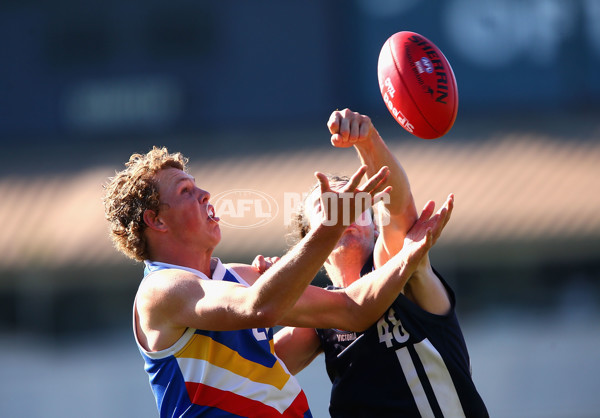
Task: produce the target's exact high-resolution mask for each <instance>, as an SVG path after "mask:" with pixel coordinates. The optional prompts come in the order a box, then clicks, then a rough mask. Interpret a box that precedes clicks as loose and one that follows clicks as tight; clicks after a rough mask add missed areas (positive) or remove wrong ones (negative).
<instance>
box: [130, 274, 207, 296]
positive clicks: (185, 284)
mask: <svg viewBox="0 0 600 418" xmlns="http://www.w3.org/2000/svg"><path fill="white" fill-rule="evenodd" d="M189 286H202V278H200V277H199V276H198V275H196V274H194V273H192V272H190V271H186V270H183V269H163V270H158V271H154V272H152V273H150V274H148V275H147V276H146V277H144V279H143V280H142V282H141V283H140V286H139V288H138V291H137V298H138V299H142V300H143V299H149V300H151V301H154V302H159V301H160V300H163V299H164V298H168V297H169V296H174V295H176V294H178V293H185V292H186V289H187V288H189Z"/></svg>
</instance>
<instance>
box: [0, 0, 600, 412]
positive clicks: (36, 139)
mask: <svg viewBox="0 0 600 418" xmlns="http://www.w3.org/2000/svg"><path fill="white" fill-rule="evenodd" d="M599 20H600V2H597V1H595V0H573V1H568V2H566V1H561V0H525V1H519V0H487V1H479V2H478V1H467V0H448V1H445V2H433V1H423V0H406V1H402V2H398V1H393V0H353V1H341V0H335V1H334V0H330V1H316V0H310V1H297V0H294V1H287V2H267V1H240V0H236V1H227V2H208V1H201V0H194V1H191V0H189V1H188V0H182V1H179V2H175V3H167V2H161V1H157V0H146V1H144V2H141V1H129V2H117V1H111V0H108V1H105V2H102V3H100V2H95V3H90V2H83V3H82V2H75V1H72V0H65V1H62V2H42V1H39V0H19V1H15V0H6V1H3V2H2V3H1V4H0V38H1V39H2V42H1V43H0V62H1V65H0V92H1V94H0V143H1V144H2V153H1V154H0V159H1V164H0V196H1V198H0V214H1V215H2V219H4V224H3V228H2V233H1V234H0V254H1V256H0V353H1V354H2V355H1V356H0V368H1V369H2V379H0V380H1V382H0V411H2V412H1V413H0V415H2V416H6V417H31V416H45V417H75V416H81V415H82V414H85V415H86V416H88V417H89V418H91V417H148V416H157V413H156V407H155V406H154V400H153V397H152V395H151V393H150V389H149V387H148V384H147V380H146V377H145V374H144V371H143V368H142V361H141V358H140V357H139V355H138V353H137V349H136V348H135V344H134V342H133V338H132V336H131V331H130V323H131V304H132V299H133V296H134V294H135V290H136V287H137V284H138V282H139V280H140V277H141V274H142V271H141V267H140V266H138V265H136V264H135V263H133V262H131V261H129V260H127V259H125V258H124V257H123V256H121V255H120V254H118V253H117V252H116V251H115V250H114V249H113V248H112V246H111V243H110V241H109V239H108V236H107V225H106V222H105V221H104V219H103V208H102V204H101V196H102V185H103V183H104V182H105V181H106V179H107V177H109V176H111V175H112V174H114V172H115V170H119V169H120V168H121V167H122V165H123V163H124V162H125V161H126V160H127V159H128V157H129V155H130V154H132V153H133V152H145V151H147V150H148V149H149V148H151V146H152V145H166V146H168V147H169V149H170V150H172V151H175V150H178V151H181V152H183V153H184V154H185V155H187V156H189V157H190V158H191V162H192V166H191V168H192V169H191V172H192V174H193V175H194V176H195V177H196V179H197V181H198V183H199V184H200V185H201V186H202V187H204V188H205V189H207V190H209V191H211V192H212V193H213V196H217V195H219V193H233V194H230V195H228V196H229V198H230V199H233V198H234V197H236V196H237V197H236V198H243V197H244V196H245V197H248V196H250V197H253V198H256V196H259V195H260V196H263V197H264V196H265V195H266V196H267V197H266V198H265V199H264V200H263V201H262V204H264V205H265V206H260V208H261V211H260V213H257V212H255V213H254V214H252V213H250V212H248V213H245V215H247V216H248V217H252V216H254V219H249V218H248V219H245V218H244V219H242V221H241V222H240V223H239V224H236V222H239V221H240V219H232V220H230V222H229V225H227V222H226V223H225V224H223V225H222V232H223V243H222V245H221V246H220V247H219V248H218V250H217V253H216V255H217V256H219V257H221V258H222V259H223V260H224V261H238V262H249V261H250V260H252V258H253V257H254V255H256V254H258V253H260V254H266V255H274V254H275V255H276V254H281V253H282V252H284V251H285V249H286V248H287V247H288V245H289V241H288V240H287V238H286V233H287V232H288V229H287V220H288V219H289V218H288V217H287V216H288V215H289V211H290V209H291V204H290V202H291V200H290V196H295V195H297V194H300V193H302V192H304V191H306V189H307V188H308V187H309V186H310V185H311V184H312V182H313V177H312V173H313V172H314V171H315V170H322V171H323V170H324V171H331V172H335V173H341V174H349V173H351V172H352V171H353V170H354V168H355V167H356V158H355V154H354V152H353V151H352V150H334V149H332V148H331V146H330V145H329V135H328V132H327V129H326V126H325V122H326V121H327V119H328V117H329V114H330V112H331V111H332V110H334V109H336V108H339V109H342V108H344V107H349V108H351V109H353V110H356V111H360V112H361V113H365V114H368V115H370V116H371V117H372V119H373V121H374V123H375V125H376V126H377V127H378V129H379V131H380V133H381V134H382V136H383V137H384V139H386V141H387V142H388V144H389V146H390V148H392V149H393V150H394V152H395V153H396V154H397V155H398V157H399V158H400V160H401V161H402V163H403V164H404V166H405V168H406V170H407V172H408V175H409V177H410V180H411V183H412V186H413V192H414V195H415V198H416V200H417V204H418V205H422V204H424V203H425V201H426V200H428V199H434V200H436V201H438V202H441V201H443V199H444V198H445V197H446V195H447V194H448V193H450V192H454V193H455V194H456V209H455V212H454V215H453V219H452V221H451V223H450V224H449V226H448V227H447V230H446V232H445V235H444V236H443V238H442V239H441V240H440V242H439V243H438V245H437V247H436V248H435V249H434V251H433V255H432V259H433V261H434V263H435V264H436V266H437V268H438V269H439V270H440V271H442V272H443V273H444V274H445V275H446V278H447V279H448V280H449V281H450V282H451V283H452V285H453V286H454V288H455V290H456V292H457V296H458V312H459V315H460V318H461V321H462V324H463V331H464V333H465V337H466V340H467V344H468V345H469V349H470V353H471V361H472V367H473V375H474V380H475V382H476V383H477V385H478V387H479V389H480V392H481V394H482V396H483V397H484V399H485V400H486V402H487V404H488V408H489V410H490V413H491V415H492V416H494V417H511V418H512V417H569V418H572V417H593V416H597V414H598V412H597V411H598V410H599V408H600V397H598V396H597V388H598V387H600V354H599V353H600V350H599V349H600V322H599V321H598V320H599V319H600V285H599V279H600V255H599V253H600V214H599V213H600V193H599V192H600V187H599V186H600V180H599V179H600V164H599V162H600V77H598V75H597V73H598V68H599V65H600V26H599V25H598V24H597V22H598V21H599ZM400 30H412V31H415V32H419V33H421V34H423V35H425V36H426V37H428V38H429V39H431V40H432V41H433V42H435V43H436V44H437V45H438V46H439V47H440V48H441V49H442V51H444V53H445V55H446V56H447V58H448V59H449V61H450V62H451V64H452V66H453V69H454V72H455V75H456V77H457V80H458V86H459V96H460V107H459V114H458V118H457V121H456V124H455V126H454V128H453V130H452V131H451V132H450V133H449V134H448V135H447V136H445V137H444V138H442V139H438V140H435V141H424V140H420V139H417V138H415V137H412V136H410V135H409V134H408V133H406V132H405V131H403V130H402V129H401V128H400V127H399V126H398V125H396V124H395V122H394V121H393V120H392V118H391V116H390V115H389V114H388V112H387V109H386V108H385V106H384V104H383V101H382V100H381V97H380V95H379V91H378V87H377V76H376V63H377V55H378V53H379V48H380V46H381V45H382V44H383V42H384V41H385V40H386V39H387V37H388V36H390V35H391V34H393V33H395V32H397V31H400ZM244 193H245V194H244ZM261 193H262V194H261ZM223 196H224V195H221V197H223ZM232 196H234V197H232ZM255 209H256V208H255ZM265 214H267V215H268V217H267V218H268V220H270V221H269V222H265V219H266V218H264V217H263V219H258V218H260V217H261V216H263V215H265ZM257 217H258V218H257ZM234 218H235V216H234ZM242 223H245V224H255V227H253V228H248V229H242V228H239V226H240V225H241V224H242ZM323 282H324V278H323V277H318V278H317V279H316V283H318V284H322V283H323ZM299 378H300V380H301V383H302V384H303V386H304V387H305V389H306V391H307V394H308V397H309V401H310V403H311V405H312V407H313V412H314V415H315V417H323V416H328V414H327V402H328V391H329V383H328V380H327V378H326V375H325V373H324V372H323V359H322V358H319V359H317V360H316V361H315V363H314V364H313V365H312V366H311V367H310V368H309V369H307V370H306V371H304V372H302V373H301V374H300V375H299ZM84 411H85V412H84Z"/></svg>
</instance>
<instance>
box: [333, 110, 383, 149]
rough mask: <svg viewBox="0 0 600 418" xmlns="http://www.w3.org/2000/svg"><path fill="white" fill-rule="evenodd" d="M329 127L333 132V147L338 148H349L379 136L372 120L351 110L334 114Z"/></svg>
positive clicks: (338, 111) (337, 111)
mask: <svg viewBox="0 0 600 418" xmlns="http://www.w3.org/2000/svg"><path fill="white" fill-rule="evenodd" d="M327 127H328V128H329V132H331V145H333V146H334V147H337V148H348V147H351V146H353V145H356V144H358V143H360V142H363V141H367V140H371V138H372V136H373V135H378V133H377V131H376V130H375V127H374V126H373V123H372V122H371V118H369V117H368V116H365V115H361V114H360V113H357V112H353V111H351V110H350V109H344V110H336V111H335V112H333V113H332V114H331V116H330V117H329V121H327Z"/></svg>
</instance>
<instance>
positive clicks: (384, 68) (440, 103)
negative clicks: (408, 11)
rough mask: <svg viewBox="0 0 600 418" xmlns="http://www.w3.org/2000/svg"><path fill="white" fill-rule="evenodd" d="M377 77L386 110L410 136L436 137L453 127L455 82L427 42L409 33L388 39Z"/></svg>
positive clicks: (431, 44) (447, 64)
mask: <svg viewBox="0 0 600 418" xmlns="http://www.w3.org/2000/svg"><path fill="white" fill-rule="evenodd" d="M377 76H378V79H379V89H380V90H381V95H382V96H383V101H384V102H385V104H386V106H387V108H388V110H389V111H390V113H391V114H392V116H394V118H395V119H396V121H397V122H398V123H399V124H400V125H401V126H402V127H403V128H404V129H406V130H407V131H408V132H410V133H411V134H413V135H415V136H418V137H419V138H423V139H434V138H439V137H441V136H442V135H445V134H446V133H447V132H448V131H449V130H450V128H452V125H454V121H455V120H456V113H457V111H458V89H457V87H456V79H455V77H454V73H453V72H452V67H450V63H449V62H448V60H447V59H446V57H445V56H444V54H442V51H440V49H439V48H438V47H437V46H435V45H434V43H433V42H431V41H430V40H429V39H427V38H425V37H424V36H422V35H419V34H417V33H414V32H408V31H403V32H398V33H395V34H394V35H392V36H390V37H389V38H388V40H387V41H385V43H384V44H383V47H382V48H381V52H380V53H379V61H378V64H377Z"/></svg>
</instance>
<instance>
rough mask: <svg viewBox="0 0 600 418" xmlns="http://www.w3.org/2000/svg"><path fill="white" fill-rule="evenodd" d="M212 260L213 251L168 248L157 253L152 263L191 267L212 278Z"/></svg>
mask: <svg viewBox="0 0 600 418" xmlns="http://www.w3.org/2000/svg"><path fill="white" fill-rule="evenodd" d="M211 259H212V249H207V250H203V251H193V250H191V249H190V248H178V249H175V247H166V248H165V249H164V250H163V251H160V252H157V253H156V254H155V255H154V258H152V261H159V262H162V263H167V264H174V265H177V266H183V267H189V268H192V269H194V270H198V271H200V272H202V273H204V274H205V275H206V276H207V277H212V272H211V268H210V263H211Z"/></svg>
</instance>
